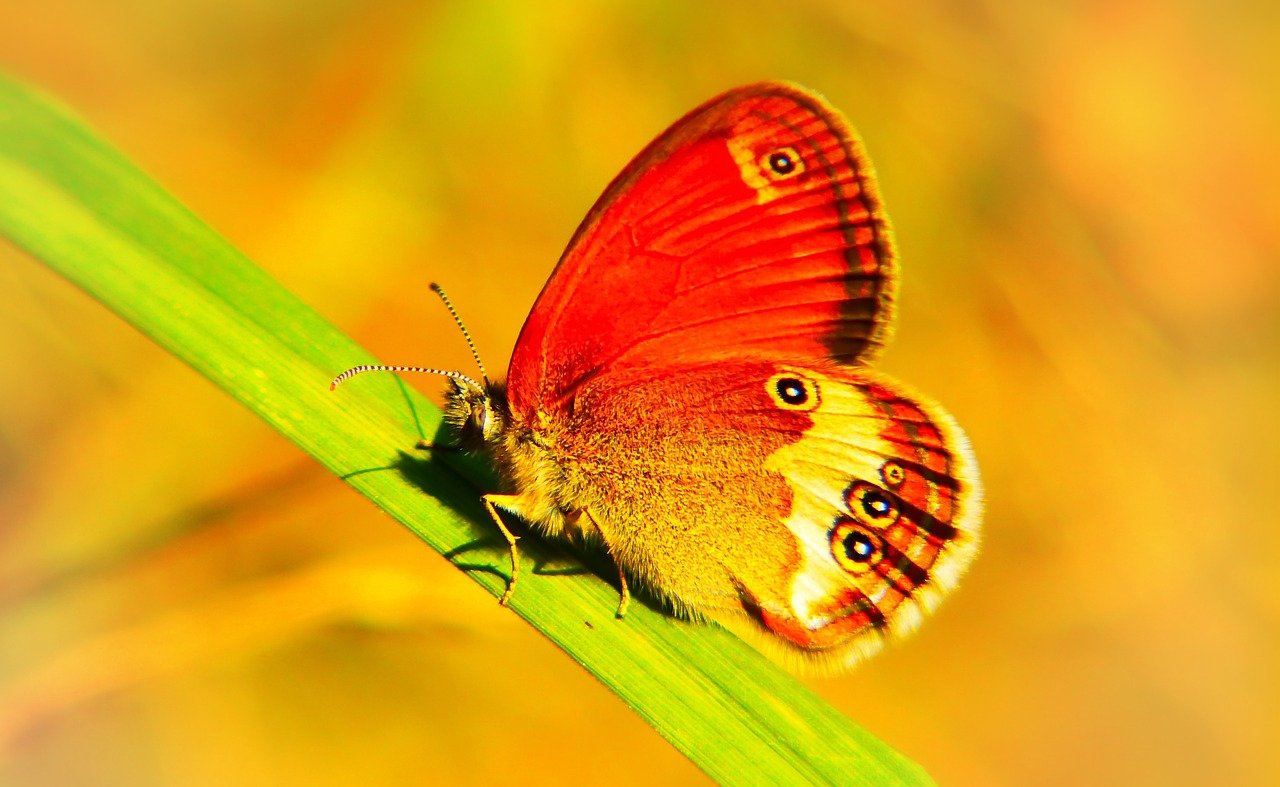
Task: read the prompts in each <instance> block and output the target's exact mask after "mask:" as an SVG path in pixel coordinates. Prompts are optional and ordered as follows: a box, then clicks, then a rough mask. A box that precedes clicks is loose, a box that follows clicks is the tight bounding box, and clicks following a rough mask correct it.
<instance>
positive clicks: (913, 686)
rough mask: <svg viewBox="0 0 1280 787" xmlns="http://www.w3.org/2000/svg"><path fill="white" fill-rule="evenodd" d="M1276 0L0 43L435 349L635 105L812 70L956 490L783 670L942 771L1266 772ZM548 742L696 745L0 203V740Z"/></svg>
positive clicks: (632, 777) (919, 7)
mask: <svg viewBox="0 0 1280 787" xmlns="http://www.w3.org/2000/svg"><path fill="white" fill-rule="evenodd" d="M1278 9H1280V6H1274V5H1271V4H1267V3H1261V2H1255V3H1244V2H1237V3H1212V2H1208V0H1183V1H1182V2H1154V1H1144V0H1134V1H1133V2H1125V3H1111V2H1101V1H1100V0H1095V1H1094V2H1087V1H1077V2H1068V1H1067V0H1052V1H1051V2H1046V3H1023V2H1019V1H1018V0H975V1H974V2H939V1H934V2H925V1H924V0H919V1H916V2H910V1H909V2H902V3H892V4H884V3H851V2H834V1H831V2H823V1H822V0H801V1H797V0H791V1H790V2H787V3H785V4H784V3H771V2H744V1H743V0H737V1H736V2H705V3H696V4H695V3H684V2H674V1H672V2H649V3H643V4H639V3H600V2H595V3H592V2H572V1H570V0H565V1H562V2H557V3H546V4H531V3H530V4H525V3H516V2H509V3H504V2H471V3H463V2H421V1H414V0H379V1H378V2H356V1H355V0H323V1H321V2H317V1H316V0H271V1H270V2H264V1H263V0H230V1H229V0H216V1H215V0H183V1H182V2H178V3H174V2H161V0H119V1H118V2H113V3H102V2H93V1H92V0H80V1H79V2H77V1H76V0H42V2H39V3H22V4H18V3H12V4H8V7H6V9H5V10H4V13H3V16H4V22H3V24H2V25H0V68H3V69H4V70H5V71H7V72H8V73H9V74H11V75H13V76H16V77H19V78H22V79H25V80H27V81H29V82H31V83H33V84H35V85H38V86H40V87H42V88H43V89H45V90H46V91H48V92H50V93H52V94H55V95H57V96H58V97H60V99H61V100H62V101H64V102H65V103H66V104H68V105H70V106H71V107H73V108H74V109H75V110H76V111H77V112H79V113H80V114H82V115H83V116H84V117H86V118H87V119H88V120H89V122H90V123H91V124H93V125H94V126H95V127H96V128H97V129H98V130H99V131H100V132H101V133H102V135H103V136H104V137H105V138H107V139H108V140H110V141H111V142H112V143H113V144H115V145H117V146H118V147H119V148H120V149H121V150H122V151H124V153H125V154H126V155H128V156H129V157H130V158H132V159H133V160H134V161H136V162H137V163H139V164H140V165H141V166H142V167H143V168H144V169H145V170H147V171H148V172H149V173H151V174H152V175H153V176H154V177H155V178H156V179H157V180H158V181H160V182H161V183H162V184H164V185H165V186H166V187H167V188H168V189H170V190H171V191H172V192H173V193H174V194H176V195H177V196H178V197H179V198H180V199H181V200H183V201H184V202H185V203H186V204H187V205H189V206H190V207H191V208H192V209H193V210H194V211H195V212H196V213H197V214H199V215H200V216H202V217H203V218H204V219H205V220H206V221H207V222H209V223H210V224H211V225H212V226H213V227H215V228H216V229H217V230H219V231H220V232H221V233H222V234H223V235H225V236H226V237H227V238H229V239H230V240H231V241H232V242H233V243H234V244H236V245H237V246H239V247H240V248H241V249H243V250H244V251H245V252H247V253H248V254H249V256H250V257H252V258H253V259H254V260H256V261H257V262H258V263H259V264H261V265H262V266H263V267H264V268H266V269H267V270H268V271H270V272H271V273H272V274H273V275H274V276H275V277H277V278H278V279H279V280H281V281H282V282H283V283H284V284H285V285H286V286H288V287H289V288H291V289H292V290H293V291H295V292H296V293H298V294H299V295H300V296H301V297H302V298H303V299H304V300H305V301H307V302H309V303H310V304H312V305H314V306H315V307H316V308H317V309H318V310H319V311H320V312H322V313H323V314H324V315H325V316H326V317H328V318H329V319H330V320H332V321H333V322H335V323H336V324H338V325H339V326H341V327H342V328H343V329H345V330H347V331H348V332H350V333H351V334H353V335H354V336H356V337H357V338H358V339H359V340H360V341H361V342H363V343H364V344H365V345H366V346H367V347H369V348H370V349H371V350H372V351H373V352H374V353H375V354H377V355H378V356H379V357H381V358H382V359H384V360H385V361H387V362H393V363H420V364H428V365H433V366H442V367H446V368H459V369H462V370H464V371H468V372H470V371H471V369H472V366H471V362H470V360H469V357H468V355H467V352H466V347H465V345H464V343H463V341H462V339H461V337H460V336H459V335H458V333H457V332H456V330H455V329H454V328H453V327H452V324H451V323H450V321H449V318H448V316H447V314H446V313H445V311H444V309H443V308H441V306H440V304H439V303H437V302H436V300H435V299H434V297H433V296H431V294H430V293H429V292H428V290H427V284H428V283H429V282H430V281H433V280H435V281H439V282H441V283H442V284H444V285H445V287H446V288H447V290H448V291H449V293H450V294H451V296H452V297H453V300H454V302H455V304H456V305H457V306H458V308H459V310H460V312H461V313H462V315H463V317H464V319H465V320H466V321H467V323H468V325H469V327H470V329H471V331H472V332H473V333H474V335H475V338H476V341H477V344H478V345H479V348H480V351H481V352H482V353H483V355H484V357H485V358H486V359H487V360H488V363H489V365H490V367H491V368H501V367H503V366H505V363H506V359H507V357H508V353H509V352H510V348H511V346H512V345H513V343H514V341H515V338H516V334H517V332H518V330H519V328H520V326H521V324H522V322H523V319H524V316H525V314H526V313H527V311H528V309H529V307H530V306H531V304H532V303H533V300H534V298H535V296H536V295H537V293H538V291H539V289H540V288H541V286H542V283H543V282H544V280H545V279H546V276H547V274H548V273H549V272H550V270H551V267H552V266H553V264H554V263H555V261H556V259H557V257H558V256H559V254H560V251H561V250H562V248H563V245H564V243H565V242H566V241H567V239H568V238H569V236H570V235H571V233H572V232H573V230H574V228H575V227H576V226H577V223H578V221H579V220H580V219H581V217H582V216H583V214H584V213H585V212H586V210H587V209H588V208H589V207H590V205H591V204H592V202H593V201H594V200H595V198H596V196H597V195H598V194H599V193H600V191H601V190H602V189H603V187H604V186H605V184H606V183H607V182H608V181H609V180H610V179H611V178H612V177H613V176H614V174H616V173H617V172H618V170H620V169H621V168H622V167H623V166H624V165H625V164H626V163H627V161H628V160H629V159H630V157H631V156H632V155H634V154H635V153H636V152H637V151H638V150H639V149H640V148H641V146H643V145H644V144H645V143H646V142H647V141H648V140H649V139H651V138H652V137H653V136H654V135H656V134H657V133H658V132H660V131H661V130H663V129H664V128H665V127H666V126H667V125H668V124H669V123H670V122H671V121H673V120H675V119H676V118H677V117H679V116H680V115H681V114H682V113H684V112H685V111H687V110H688V109H690V108H692V107H693V106H695V105H696V104H698V103H699V102H701V101H703V100H705V99H707V98H709V97H711V96H713V95H715V94H717V93H719V92H721V91H723V90H725V89H727V88H729V87H732V86H735V85H738V84H741V83H746V82H751V81H755V80H760V79H768V78H783V79H792V80H796V81H799V82H801V83H803V84H805V85H808V86H810V87H812V88H814V89H816V90H819V91H821V92H823V93H824V94H826V95H827V97H828V98H829V99H830V100H831V101H832V102H833V103H834V104H835V105H836V106H837V107H839V108H840V109H842V110H843V111H844V112H845V113H846V114H847V115H848V117H849V118H850V120H851V121H852V122H853V123H854V125H855V126H857V127H858V128H859V130H860V131H861V133H862V135H863V137H864V138H865V140H866V144H867V147H868V149H869V150H870V152H871V155H872V157H873V160H874V161H875V162H876V164H877V166H878V169H879V173H880V179H881V188H882V191H883V193H884V196H885V199H886V202H887V204H888V207H889V211H890V213H891V215H892V217H893V219H894V222H895V225H896V229H897V232H898V238H899V242H900V246H901V251H902V255H903V287H902V300H901V314H900V325H899V330H898V335H897V339H896V340H895V343H894V344H893V345H892V346H891V347H890V349H889V352H888V354H887V356H886V357H885V359H884V361H883V363H882V364H881V366H882V368H884V369H885V370H887V371H889V372H890V373H892V374H894V375H897V376H899V377H901V378H903V379H905V380H907V381H909V382H910V383H911V384H913V385H915V386H916V387H918V388H919V389H920V390H922V391H925V392H928V393H929V394H931V395H933V396H934V397H935V398H937V399H939V400H940V401H941V402H943V403H944V404H945V405H946V406H947V407H948V408H949V409H950V410H951V411H952V412H953V413H954V414H955V415H956V417H957V418H958V419H959V421H960V423H961V424H962V425H963V426H964V427H965V429H966V430H967V431H968V433H969V435H970V437H971V438H972V440H973V443H974V446H975V448H976V451H977V455H978V458H979V461H980V463H981V467H982V470H983V474H984V477H985V481H986V485H987V489H988V501H989V502H988V513H987V518H986V525H985V527H986V540H985V548H984V551H983V553H982V554H981V556H980V557H979V559H978V561H977V562H976V563H975V565H974V566H973V569H972V570H971V572H970V574H969V576H968V577H967V579H966V581H965V582H964V584H963V586H962V588H961V590H960V592H958V593H957V594H956V595H955V596H953V598H952V599H951V600H950V601H949V602H948V603H947V604H946V605H944V607H943V608H942V610H941V611H940V613H939V614H938V615H936V616H935V617H934V618H933V619H932V620H931V621H929V622H928V623H927V625H925V626H924V628H923V629H922V630H921V632H920V633H919V634H918V635H916V636H915V637H913V638H912V639H910V640H908V641H905V642H902V643H899V644H898V645H896V646H893V647H890V648H888V649H887V651H886V652H885V653H883V654H882V655H880V656H879V657H877V658H876V659H874V660H873V661H871V662H869V663H867V664H866V665H865V666H863V667H862V668H860V669H859V670H857V671H856V672H854V673H853V674H851V675H848V676H845V677H841V678H838V679H825V680H810V681H809V683H810V685H812V686H813V687H814V689H815V690H816V691H818V692H820V693H821V694H822V695H823V696H825V697H827V698H828V699H829V700H830V701H831V702H832V703H834V704H835V705H837V706H838V707H840V708H841V709H843V710H844V711H845V712H846V713H848V715H850V716H851V717H852V718H853V719H855V720H856V721H858V722H859V723H860V724H862V725H864V726H866V727H867V728H869V729H870V730H871V731H873V732H874V733H875V734H877V735H878V736H880V737H881V738H883V739H884V740H886V741H888V742H889V743H890V744H891V745H893V746H894V747H896V748H897V749H899V750H900V751H902V752H903V753H905V754H907V755H908V756H910V757H912V758H913V759H915V760H917V761H918V762H920V763H921V764H922V765H924V766H925V767H926V768H927V769H928V770H929V771H930V773H931V774H932V775H933V776H934V777H935V778H936V779H937V780H938V781H939V783H941V784H945V785H1022V784H1037V785H1048V784H1133V783H1137V784H1162V785H1173V784H1187V785H1191V784H1195V785H1203V784H1268V783H1270V784H1275V783H1280V753H1278V752H1280V711H1278V710H1277V706H1278V701H1280V680H1278V678H1277V676H1278V672H1280V671H1278V670H1277V667H1276V664H1277V663H1280V647H1278V646H1280V626H1278V625H1277V623H1278V619H1280V570H1277V568H1276V560H1277V557H1278V556H1280V548H1278V547H1280V529H1278V528H1277V525H1280V521H1278V520H1280V515H1278V514H1277V504H1276V501H1277V499H1280V495H1277V494H1276V492H1275V491H1274V490H1275V489H1276V484H1277V481H1276V479H1277V478H1278V477H1280V452H1278V451H1277V447H1280V419H1278V418H1277V415H1276V405H1277V402H1280V310H1278V309H1277V306H1280V298H1278V295H1280V264H1278V254H1277V252H1278V251H1280V221H1278V219H1280V146H1277V144H1276V139H1277V138H1278V137H1280V100H1278V97H1280V58H1277V56H1276V55H1275V47H1276V42H1277V40H1280V39H1278V37H1277V34H1278V33H1280V24H1278V22H1280V10H1278ZM335 364H336V365H338V366H340V365H341V364H342V361H341V359H335ZM415 382H416V383H418V384H420V385H421V386H422V387H423V388H424V390H427V391H430V392H431V393H433V394H435V393H436V387H437V386H436V385H435V383H433V382H432V381H431V380H429V379H426V380H416V381H415ZM542 779H545V780H546V781H549V782H556V783H569V784H573V783H583V784H585V783H594V782H603V781H608V782H612V783H618V784H627V783H645V784H655V783H673V782H686V781H691V782H697V781H699V780H704V779H705V777H703V776H702V775H701V774H700V772H698V771H697V770H696V769H695V768H694V767H693V766H692V765H690V764H689V763H688V762H687V761H685V760H684V759H683V757H682V756H681V755H680V754H678V753H677V752H676V751H675V750H674V749H672V748H671V747H670V746H668V745H667V744H666V743H665V742H664V741H663V740H662V739H661V738H660V737H659V736H658V735H657V734H656V733H655V732H653V731H652V730H651V729H649V728H648V727H647V726H646V725H645V724H644V723H643V722H642V721H641V720H640V719H639V718H638V717H636V716H634V715H633V714H632V713H631V712H630V711H629V710H627V709H626V708H625V707H624V706H623V704H622V703H621V702H620V701H619V700H618V699H617V698H615V697H614V696H613V695H611V694H609V693H608V692H607V691H606V690H604V689H603V688H602V687H600V686H599V685H597V684H596V683H595V681H594V680H593V679H592V678H590V677H589V676H588V675H587V674H586V673H585V672H583V671H582V670H581V669H580V668H578V667H577V666H576V665H575V664H574V663H572V662H571V661H570V660H569V659H568V658H567V657H566V656H564V655H563V654H561V653H560V652H559V651H557V650H555V649H554V648H553V647H552V646H551V645H550V644H548V643H547V642H545V641H544V640H542V639H541V637H540V636H538V635H536V634H535V633H534V632H533V631H532V630H530V629H528V628H527V627H525V626H524V625H523V624H521V623H520V622H519V621H518V619H517V618H516V617H515V616H514V615H512V614H510V613H509V612H506V611H504V610H502V609H500V608H499V607H498V606H497V605H496V604H495V603H494V601H493V599H492V598H491V597H490V596H489V595H487V594H486V593H484V592H483V591H481V590H480V588H479V587H477V586H475V585H473V584H472V583H471V582H470V581H469V580H467V579H466V577H465V576H464V575H463V574H461V573H460V572H458V571H456V570H454V569H453V568H451V567H450V566H449V565H448V564H447V563H446V562H445V561H444V560H443V559H441V558H440V557H439V556H437V555H436V554H434V553H433V552H431V551H430V550H428V549H427V548H425V547H424V546H422V545H420V544H419V543H418V542H417V541H416V539H414V538H413V537H412V536H411V535H410V534H409V533H408V532H407V531H404V530H402V529H401V528H400V527H399V526H398V525H396V524H395V523H394V522H392V521H391V520H390V519H389V518H387V517H386V516H384V515H382V514H381V513H380V512H378V511H377V510H375V509H374V508H373V507H372V505H370V504H369V503H367V502H366V501H365V500H364V499H363V498H360V497H359V496H357V495H356V494H355V493H354V492H352V491H350V490H349V489H348V488H347V487H346V486H345V485H343V484H342V483H341V482H340V481H338V480H337V479H336V478H333V477H330V476H328V475H327V474H326V473H325V472H324V471H323V470H321V469H320V468H319V467H318V466H317V465H315V464H314V463H313V462H311V461H310V460H309V459H307V458H306V457H305V456H303V455H302V454H301V453H300V452H299V451H298V450H296V449H295V448H293V447H292V446H291V445H290V444H288V443H286V442H285V441H284V440H283V439H282V438H280V437H278V436H277V435H275V434H274V433H273V432H272V431H271V430H269V429H268V428H267V427H266V426H265V425H263V424H261V423H259V422H258V421H256V420H255V419H254V417H252V416H251V415H249V413H248V412H246V411H244V410H242V409H240V407H239V406H238V405H236V404H235V403H233V402H232V401H231V400H230V399H229V398H227V397H226V396H225V395H223V394H222V393H220V392H219V391H218V390H216V389H214V387H213V386H212V385H211V384H209V383H207V382H206V381H204V380H203V379H202V378H200V377H198V376H197V375H196V374H195V373H194V372H192V371H191V370H189V369H188V368H186V367H184V366H182V365H181V364H179V363H178V362H177V361H175V360H174V359H172V358H171V357H169V356H167V355H166V354H165V353H163V352H162V351H160V350H159V349H158V348H157V347H156V346H154V345H152V344H151V343H150V342H149V341H148V340H147V339H145V338H144V337H143V336H141V335H140V334H138V333H137V332H135V331H134V330H133V329H132V328H131V327H129V326H128V325H126V324H125V323H124V322H123V321H121V320H120V319H118V318H117V317H115V316H114V315H112V314H110V313H108V312H107V311H106V310H105V309H104V308H102V307H101V306H99V305H98V304H96V303H95V302H93V301H92V300H90V299H89V298H88V297H86V296H85V295H84V294H82V293H81V292H79V291H78V290H76V289H75V288H73V287H72V286H70V285H69V284H67V283H66V282H64V281H63V280H61V279H59V278H57V277H56V276H55V275H53V274H51V273H49V272H48V271H46V270H45V269H43V268H42V267H41V266H40V265H39V264H37V263H36V262H35V261H33V260H32V259H30V258H29V257H28V256H26V255H25V254H23V253H22V252H20V251H18V250H17V249H15V248H14V247H13V246H12V245H9V244H7V243H3V242H0V782H4V783H6V784H15V785H63V784H66V785H80V784H130V785H176V784H181V785H215V784H217V785H222V784H278V785H289V784H308V785H320V784H370V785H392V784H405V783H423V782H427V781H433V782H442V783H451V782H453V783H456V782H464V781H474V782H480V783H485V782H489V783H493V782H497V781H499V780H508V781H515V780H518V781H520V782H522V783H534V782H537V781H538V780H542Z"/></svg>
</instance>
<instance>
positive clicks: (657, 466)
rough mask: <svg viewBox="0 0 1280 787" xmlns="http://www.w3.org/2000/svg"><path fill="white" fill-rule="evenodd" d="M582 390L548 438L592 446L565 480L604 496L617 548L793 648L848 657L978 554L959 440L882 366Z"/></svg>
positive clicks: (969, 476) (666, 583)
mask: <svg viewBox="0 0 1280 787" xmlns="http://www.w3.org/2000/svg"><path fill="white" fill-rule="evenodd" d="M579 393H580V396H579V398H578V400H577V406H576V408H575V412H574V414H573V415H572V416H571V417H570V418H569V420H568V421H567V422H566V424H565V426H566V428H565V430H564V431H563V432H562V433H561V432H557V433H556V434H554V435H553V436H552V437H553V439H554V440H555V442H556V444H557V446H558V447H559V448H560V449H561V450H563V451H564V452H565V453H566V454H567V455H573V456H590V457H592V458H593V460H592V463H591V466H590V467H586V466H584V465H582V464H577V465H576V466H575V467H574V468H573V469H572V470H571V471H570V472H569V473H568V474H567V475H566V477H565V479H564V484H565V486H569V487H573V488H583V489H588V488H589V489H592V490H593V491H594V492H596V493H598V494H599V495H600V500H599V502H596V501H594V500H591V499H584V500H583V501H582V503H583V505H584V507H586V508H588V509H589V510H591V512H592V518H593V519H594V520H595V521H596V522H597V523H598V524H599V526H600V528H601V531H602V535H603V536H604V539H605V541H606V543H607V544H608V546H609V548H610V549H611V550H612V551H613V553H614V556H615V559H617V560H618V562H619V564H620V565H622V566H624V567H625V568H626V570H627V571H628V572H629V574H630V575H631V576H632V578H633V579H635V580H636V581H638V582H640V583H641V584H643V585H645V586H647V587H649V588H650V589H651V590H652V591H653V592H654V593H655V594H656V595H658V596H661V597H663V598H665V599H666V600H667V601H669V602H671V603H672V604H673V606H675V607H677V608H679V609H681V610H682V611H687V612H693V613H695V614H699V615H702V616H705V617H710V618H713V619H716V620H718V621H721V622H722V623H725V624H726V625H727V626H729V627H730V628H732V629H734V630H735V631H738V632H739V633H745V634H746V635H748V636H749V637H751V638H753V639H756V640H763V641H765V642H766V643H767V644H768V645H769V646H770V649H772V650H774V651H778V652H779V655H781V656H782V657H783V659H784V660H789V661H792V662H796V663H801V664H803V663H807V665H808V666H815V665H816V666H817V667H819V668H824V667H833V668H838V667H840V666H844V665H848V664H850V663H852V662H854V661H856V660H857V659H858V658H861V657H862V656H864V655H867V654H868V653H870V652H871V651H873V650H874V649H875V648H877V647H878V646H879V644H880V642H881V641H882V639H883V637H884V636H885V635H887V634H889V633H905V632H906V631H909V630H910V629H912V628H913V627H914V626H915V624H916V623H917V622H918V620H919V618H920V616H921V613H922V612H923V611H927V610H929V609H932V608H933V606H934V605H935V604H936V603H937V601H938V600H939V599H940V598H941V596H942V594H944V593H945V592H946V591H947V590H949V589H950V588H951V587H952V586H953V585H954V584H955V582H956V580H957V579H958V577H959V575H960V573H961V572H963V570H964V568H965V566H966V565H967V563H968V561H969V560H970V559H971V557H972V556H973V554H974V552H975V550H976V546H977V537H978V536H977V512H978V509H979V506H980V497H981V492H980V490H979V487H978V481H977V477H976V473H975V470H974V466H973V460H972V458H971V456H970V454H969V451H968V446H967V443H966V442H965V439H964V436H963V435H962V434H961V433H960V431H959V429H958V428H957V427H956V426H955V424H954V422H953V421H952V420H951V418H950V416H948V415H947V414H946V413H945V412H944V411H942V410H941V409H940V408H938V407H937V406H936V405H933V404H931V403H928V402H926V401H925V400H923V399H921V398H920V397H918V396H915V395H913V394H909V393H907V392H905V391H904V390H903V388H902V386H901V385H900V384H898V383H896V382H894V381H892V380H890V379H888V378H886V377H884V376H882V375H878V374H875V373H872V372H869V371H866V370H853V369H849V368H847V367H841V366H838V365H835V364H830V363H828V364H823V365H821V366H820V367H817V366H816V365H814V364H803V363H781V362H770V363H721V364H710V365H694V366H684V367H681V366H672V367H668V368H666V369H664V370H663V373H662V374H661V375H657V376H655V375H653V374H651V373H649V374H647V373H642V372H637V373H635V374H631V375H624V376H620V377H616V378H599V379H596V380H593V381H590V382H588V383H587V384H586V385H584V386H583V388H582V390H581V391H580V392H579ZM637 412H643V413H645V415H646V417H645V418H644V419H642V420H640V419H637V418H636V417H635V413H637ZM760 635H763V636H760ZM779 646H781V647H779Z"/></svg>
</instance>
